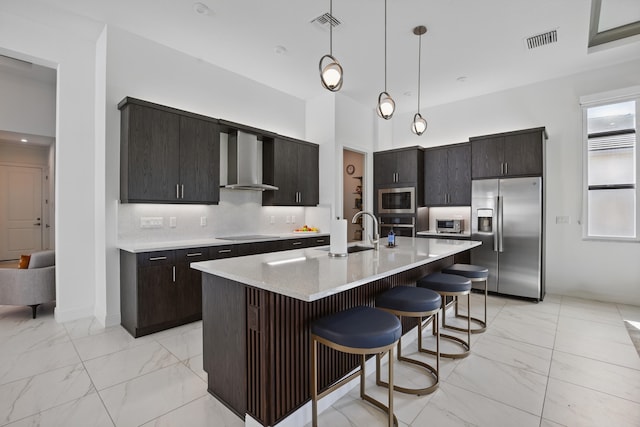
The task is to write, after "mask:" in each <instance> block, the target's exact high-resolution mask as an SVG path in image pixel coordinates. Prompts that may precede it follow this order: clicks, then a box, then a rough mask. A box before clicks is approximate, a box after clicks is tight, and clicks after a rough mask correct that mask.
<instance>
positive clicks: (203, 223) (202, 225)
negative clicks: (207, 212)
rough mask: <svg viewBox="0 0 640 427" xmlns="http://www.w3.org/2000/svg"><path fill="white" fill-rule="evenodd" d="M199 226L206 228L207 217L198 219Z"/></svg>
mask: <svg viewBox="0 0 640 427" xmlns="http://www.w3.org/2000/svg"><path fill="white" fill-rule="evenodd" d="M200 226H201V227H206V226H207V217H206V216H201V217H200Z"/></svg>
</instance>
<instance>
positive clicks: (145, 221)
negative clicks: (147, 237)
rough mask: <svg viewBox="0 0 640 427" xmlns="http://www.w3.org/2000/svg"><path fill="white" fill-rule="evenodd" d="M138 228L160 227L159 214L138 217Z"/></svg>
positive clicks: (160, 218) (160, 219)
mask: <svg viewBox="0 0 640 427" xmlns="http://www.w3.org/2000/svg"><path fill="white" fill-rule="evenodd" d="M140 228H162V217H161V216H143V217H140Z"/></svg>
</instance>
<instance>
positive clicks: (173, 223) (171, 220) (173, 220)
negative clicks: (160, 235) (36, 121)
mask: <svg viewBox="0 0 640 427" xmlns="http://www.w3.org/2000/svg"><path fill="white" fill-rule="evenodd" d="M177 223H178V219H177V218H176V217H175V216H170V217H169V227H171V228H176V225H177Z"/></svg>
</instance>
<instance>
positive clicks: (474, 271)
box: [442, 264, 489, 334]
mask: <svg viewBox="0 0 640 427" xmlns="http://www.w3.org/2000/svg"><path fill="white" fill-rule="evenodd" d="M442 272H443V273H445V274H457V275H458V276H463V277H466V278H467V279H469V280H471V284H472V285H473V283H474V282H484V320H481V319H478V318H476V317H472V318H471V321H472V322H475V323H477V324H479V325H480V327H479V328H472V329H471V333H472V334H477V333H480V332H484V331H485V330H486V329H487V278H488V277H489V269H488V268H486V267H482V266H479V265H473V264H453V265H451V266H449V267H447V268H443V269H442ZM455 312H456V317H459V318H461V319H466V318H467V316H470V315H471V307H470V306H467V314H466V315H464V314H459V313H458V298H457V297H456V302H455ZM442 327H443V328H449V329H455V330H457V331H464V330H465V329H464V328H460V327H457V326H451V325H447V324H445V323H444V318H443V321H442Z"/></svg>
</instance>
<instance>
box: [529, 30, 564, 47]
mask: <svg viewBox="0 0 640 427" xmlns="http://www.w3.org/2000/svg"><path fill="white" fill-rule="evenodd" d="M557 41H558V30H557V29H556V30H551V31H547V32H546V33H542V34H537V35H535V36H531V37H528V38H527V39H525V44H526V45H527V49H535V48H536V47H540V46H546V45H548V44H552V43H556V42H557Z"/></svg>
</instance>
